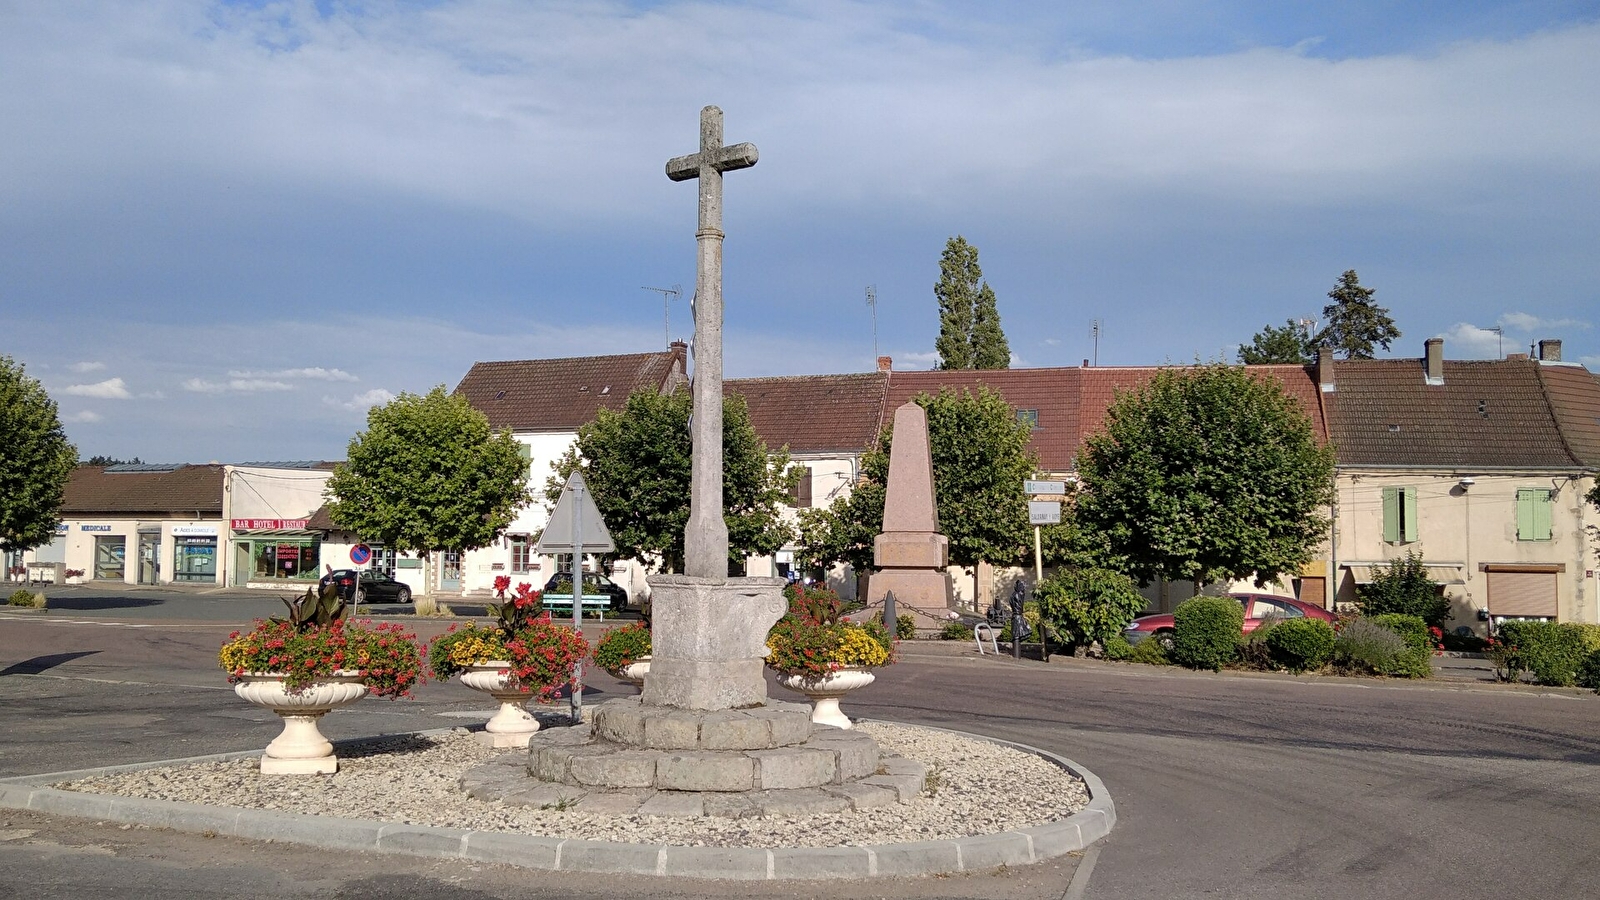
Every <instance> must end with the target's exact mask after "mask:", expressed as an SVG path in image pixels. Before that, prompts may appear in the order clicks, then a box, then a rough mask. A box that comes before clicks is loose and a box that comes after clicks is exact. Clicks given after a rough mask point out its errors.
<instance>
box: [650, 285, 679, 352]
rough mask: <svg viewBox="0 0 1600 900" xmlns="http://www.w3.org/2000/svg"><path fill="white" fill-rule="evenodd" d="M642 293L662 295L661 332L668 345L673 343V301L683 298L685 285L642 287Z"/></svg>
mask: <svg viewBox="0 0 1600 900" xmlns="http://www.w3.org/2000/svg"><path fill="white" fill-rule="evenodd" d="M639 290H641V291H655V292H656V293H658V294H660V295H661V331H662V333H663V334H664V335H665V336H666V338H667V344H668V345H670V344H671V343H672V307H671V303H672V301H673V300H676V299H678V298H679V297H681V296H683V285H681V284H675V285H673V286H672V287H669V288H657V287H641V288H639Z"/></svg>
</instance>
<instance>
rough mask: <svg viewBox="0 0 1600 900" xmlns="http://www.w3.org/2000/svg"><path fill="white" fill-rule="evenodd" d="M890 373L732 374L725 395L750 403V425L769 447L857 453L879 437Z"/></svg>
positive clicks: (724, 391) (724, 384) (810, 451)
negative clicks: (774, 375) (732, 377)
mask: <svg viewBox="0 0 1600 900" xmlns="http://www.w3.org/2000/svg"><path fill="white" fill-rule="evenodd" d="M888 382H889V379H888V376H887V375H886V374H885V373H882V372H864V373H859V374H851V375H796V376H791V377H787V378H736V379H730V380H728V381H725V382H723V385H722V387H723V393H724V394H739V395H741V396H743V397H744V399H745V402H746V403H747V404H748V405H749V407H750V424H751V425H752V426H754V427H755V430H756V434H759V435H760V436H761V440H762V441H764V442H765V443H766V445H767V447H768V448H770V449H773V450H776V449H777V448H779V447H785V446H786V447H788V448H789V452H791V453H828V452H837V453H847V454H854V453H859V452H861V451H862V450H863V449H865V448H866V447H867V445H868V444H870V443H872V439H873V438H874V437H876V436H877V433H878V422H879V420H880V418H881V416H882V413H883V396H884V391H885V389H886V388H887V386H888Z"/></svg>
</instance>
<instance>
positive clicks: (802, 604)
mask: <svg viewBox="0 0 1600 900" xmlns="http://www.w3.org/2000/svg"><path fill="white" fill-rule="evenodd" d="M783 596H784V597H785V598H786V599H787V600H788V601H789V615H790V616H793V617H795V618H797V619H801V620H803V621H806V622H817V623H821V624H823V625H831V624H833V623H835V622H838V621H839V617H840V616H841V615H843V614H844V602H843V601H842V600H840V599H839V595H838V593H837V592H835V591H834V590H833V588H830V587H828V586H827V585H824V584H804V583H802V582H799V581H794V582H790V583H789V584H786V585H784V586H783Z"/></svg>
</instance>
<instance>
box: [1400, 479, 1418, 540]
mask: <svg viewBox="0 0 1600 900" xmlns="http://www.w3.org/2000/svg"><path fill="white" fill-rule="evenodd" d="M1400 497H1401V500H1402V501H1403V505H1402V507H1401V516H1400V524H1401V525H1402V526H1404V527H1403V529H1402V535H1401V540H1406V541H1414V540H1416V539H1417V489H1416V488H1414V487H1408V488H1401V489H1400Z"/></svg>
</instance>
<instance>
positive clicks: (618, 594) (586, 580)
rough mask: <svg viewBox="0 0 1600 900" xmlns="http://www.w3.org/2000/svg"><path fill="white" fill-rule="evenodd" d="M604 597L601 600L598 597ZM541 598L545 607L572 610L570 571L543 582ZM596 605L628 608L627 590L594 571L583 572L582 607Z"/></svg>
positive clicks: (616, 609) (618, 610) (614, 610)
mask: <svg viewBox="0 0 1600 900" xmlns="http://www.w3.org/2000/svg"><path fill="white" fill-rule="evenodd" d="M601 597H604V598H605V600H604V601H603V602H602V601H601V600H600V599H599V598H601ZM541 599H542V600H543V602H544V605H545V606H546V607H557V608H560V609H565V610H567V611H568V612H571V611H572V573H571V572H558V573H556V574H555V575H553V576H551V577H550V580H549V581H546V582H545V583H544V592H543V594H542V595H541ZM596 607H599V608H601V609H605V610H606V611H608V612H613V613H620V612H622V611H623V610H625V609H627V608H628V592H627V590H626V589H624V588H623V587H622V586H621V585H618V584H617V583H616V582H614V581H612V580H611V579H609V578H607V577H605V576H604V575H599V574H596V573H594V572H585V573H583V608H584V609H585V610H592V609H595V608H596Z"/></svg>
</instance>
